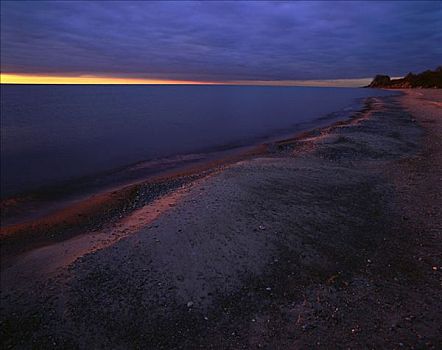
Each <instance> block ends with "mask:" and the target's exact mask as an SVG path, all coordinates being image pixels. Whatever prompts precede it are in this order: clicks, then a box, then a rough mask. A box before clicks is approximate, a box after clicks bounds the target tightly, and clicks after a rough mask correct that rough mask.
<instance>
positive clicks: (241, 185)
mask: <svg viewBox="0 0 442 350" xmlns="http://www.w3.org/2000/svg"><path fill="white" fill-rule="evenodd" d="M441 135H442V92H441V91H434V90H433V91H430V90H412V91H407V92H406V93H405V95H403V96H400V97H386V98H381V99H370V100H368V101H367V108H366V109H365V110H364V111H361V113H360V114H359V115H357V116H355V119H353V120H352V121H350V122H347V123H339V124H336V125H334V126H332V127H329V128H325V129H321V130H315V131H312V132H311V133H308V134H305V135H303V137H301V138H296V139H293V140H287V141H285V142H280V143H277V144H275V145H273V146H271V147H269V149H268V152H267V153H265V154H264V155H262V156H260V157H255V158H253V159H248V160H244V161H241V162H238V163H235V164H232V165H230V166H228V167H225V168H224V169H222V170H216V171H212V172H209V173H208V174H207V175H206V176H196V177H195V178H194V179H193V180H192V181H184V182H182V183H179V185H177V186H175V189H174V191H172V192H170V191H165V193H166V194H164V195H162V196H157V197H155V200H153V201H146V203H148V204H147V205H145V206H138V207H137V208H135V209H134V210H132V211H130V212H129V213H128V214H124V215H123V214H121V216H122V217H121V219H118V220H114V221H113V223H112V225H108V226H104V227H103V228H101V229H100V230H95V231H94V232H91V233H88V234H82V235H65V236H63V235H62V236H61V237H65V239H64V240H61V241H60V240H59V241H58V242H51V244H49V245H46V246H41V245H40V246H39V247H38V248H36V247H37V246H34V245H30V247H34V248H32V249H31V248H29V249H28V250H27V251H26V252H24V253H18V251H17V249H12V250H9V251H8V257H7V260H6V259H5V260H4V261H3V264H2V301H1V306H2V310H1V311H2V312H1V332H2V344H3V345H4V347H6V348H9V347H17V348H32V347H36V348H82V349H90V348H117V349H127V348H143V349H145V348H151V349H161V348H164V349H171V348H185V349H195V348H203V349H254V348H266V349H311V348H326V349H331V348H355V349H365V348H376V349H377V348H388V349H395V348H416V349H417V348H421V349H424V348H438V347H439V346H440V345H441V343H442V330H441V325H442V316H441V312H440V311H441V308H442V297H441V295H442V293H441V285H440V282H441V279H440V278H441V268H442V262H441V251H442V246H441V237H440V234H441V232H442V217H441V207H442V193H441V192H442V184H441V181H442V168H441V166H442V141H441ZM144 195H146V194H143V193H140V194H138V196H144ZM51 232H52V231H51ZM8 242H9V241H7V243H8ZM23 242H25V243H26V244H28V243H29V241H28V240H24V241H23ZM25 243H23V244H25ZM8 244H9V243H8ZM24 250H26V249H24ZM14 252H15V253H14Z"/></svg>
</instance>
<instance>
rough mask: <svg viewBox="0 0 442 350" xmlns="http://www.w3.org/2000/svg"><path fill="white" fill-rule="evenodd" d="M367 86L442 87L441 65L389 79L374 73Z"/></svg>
mask: <svg viewBox="0 0 442 350" xmlns="http://www.w3.org/2000/svg"><path fill="white" fill-rule="evenodd" d="M367 87H370V88H388V89H412V88H422V89H442V66H440V67H438V68H436V70H434V71H431V70H427V71H425V72H422V73H420V74H413V73H408V74H407V75H406V76H405V77H404V78H401V79H391V78H390V77H389V76H388V75H376V77H375V78H374V79H373V81H372V82H371V83H370V85H368V86H367Z"/></svg>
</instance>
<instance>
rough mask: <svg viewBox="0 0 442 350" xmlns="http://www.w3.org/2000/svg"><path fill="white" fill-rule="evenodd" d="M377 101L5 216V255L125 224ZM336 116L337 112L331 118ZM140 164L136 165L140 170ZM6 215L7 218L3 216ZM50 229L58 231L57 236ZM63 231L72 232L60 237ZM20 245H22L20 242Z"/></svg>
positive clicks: (0, 234) (1, 230)
mask: <svg viewBox="0 0 442 350" xmlns="http://www.w3.org/2000/svg"><path fill="white" fill-rule="evenodd" d="M376 99H377V97H367V98H363V99H362V101H361V107H360V108H359V109H357V110H356V111H354V112H352V114H351V116H348V117H347V118H346V119H340V118H339V120H336V119H337V118H336V117H329V116H328V115H327V116H324V117H321V118H319V120H322V121H324V123H323V124H324V125H320V126H316V127H314V128H311V129H306V130H301V131H299V132H295V133H294V135H293V134H292V135H293V136H289V135H290V133H286V135H285V136H284V135H280V136H274V137H271V138H267V141H266V142H264V143H259V144H255V145H250V146H243V147H240V148H236V149H233V150H227V151H226V152H227V154H225V155H215V156H214V155H213V153H209V154H206V155H205V156H206V158H207V159H206V160H203V161H202V162H198V161H197V164H193V165H187V166H186V165H183V166H181V167H178V168H177V169H171V170H166V171H165V172H164V173H161V172H160V173H159V174H154V175H152V176H148V175H147V178H146V179H144V180H143V179H141V180H136V181H135V182H133V183H126V184H122V185H118V186H117V187H113V188H105V189H103V190H101V191H99V192H94V193H92V194H86V195H79V196H74V197H68V198H67V199H66V200H62V201H61V202H58V203H57V202H56V203H53V204H52V205H50V206H49V207H48V208H43V210H41V211H40V212H38V214H37V216H35V215H32V214H31V215H29V216H28V217H26V216H25V217H24V218H19V219H16V220H14V217H13V218H12V220H8V218H7V217H6V218H2V226H1V227H0V243H1V244H2V253H3V255H4V256H6V257H8V258H9V256H10V255H11V256H13V255H16V254H20V253H23V252H25V251H28V250H30V249H34V248H38V247H42V246H45V245H47V244H50V243H51V242H58V241H60V240H64V239H69V238H72V237H75V236H77V235H82V234H86V232H90V231H92V232H96V231H99V230H100V229H104V228H106V226H108V225H112V224H114V223H115V222H116V221H118V220H120V219H121V218H122V216H128V215H130V213H131V212H132V211H134V210H136V209H139V208H140V207H143V206H145V205H148V204H149V202H151V201H153V200H155V199H158V198H160V197H161V196H163V195H165V194H168V193H170V192H173V191H175V190H176V189H177V188H179V187H181V186H183V185H186V184H190V183H192V181H194V180H196V179H199V178H202V177H205V176H207V175H209V174H211V173H216V172H219V171H222V170H223V169H224V168H225V167H228V166H230V165H232V164H235V163H237V162H240V161H244V160H248V159H252V158H255V157H259V156H265V155H271V154H272V153H274V152H275V150H278V149H282V148H284V147H285V146H284V145H286V144H293V143H296V142H302V140H303V139H306V138H311V137H312V136H316V135H317V134H320V133H324V132H325V133H327V132H330V131H331V130H333V129H334V128H335V127H338V126H341V125H346V124H348V123H351V122H353V121H354V120H357V119H359V118H361V116H363V115H364V114H365V113H369V112H370V110H371V109H372V106H371V104H372V102H371V101H374V100H376ZM335 113H336V112H334V113H331V114H335ZM333 119H335V120H334V121H333V122H332V124H328V123H327V121H328V120H333ZM316 122H317V121H316ZM313 123H314V122H308V123H306V124H307V125H308V124H313ZM219 152H221V153H224V152H223V151H218V152H215V153H219ZM137 164H138V163H137ZM137 164H134V166H136V165H137ZM156 187H159V189H158V190H157V189H156ZM140 192H144V196H146V192H152V193H149V195H148V198H147V199H146V200H144V201H141V202H140V203H137V205H136V206H135V207H134V206H133V205H129V206H130V207H131V208H128V203H134V202H137V199H138V198H139V197H140V196H143V195H140ZM29 195H30V196H31V198H32V196H35V195H36V196H37V197H38V196H39V192H36V194H32V192H31V193H29ZM29 195H28V196H24V198H26V197H29ZM40 196H41V195H40ZM20 199H21V198H20V197H18V201H20ZM9 200H12V201H15V200H16V199H15V198H14V197H13V198H7V199H6V200H2V212H6V213H7V211H8V208H7V206H8V204H7V203H6V208H5V204H4V202H8V201H9ZM25 200H26V199H25ZM31 201H32V200H31ZM43 201H44V200H43ZM31 205H32V204H31ZM27 209H29V208H26V205H25V206H24V208H14V207H13V208H12V211H14V210H19V211H26V210H27ZM109 211H110V212H111V213H110V215H108V213H109ZM103 213H104V215H103ZM3 215H5V214H4V213H3ZM6 215H7V214H6ZM4 222H6V224H4ZM72 226H74V227H72ZM47 231H57V237H55V236H54V234H51V232H49V233H48V232H47ZM59 231H69V232H67V233H66V234H63V233H62V234H61V235H60V232H59ZM73 231H74V232H73ZM26 236H33V237H32V238H31V241H30V244H29V247H23V241H26ZM45 236H46V237H45ZM35 240H37V242H32V241H35ZM11 241H12V244H11ZM14 241H17V242H16V243H15V242H14ZM15 245H19V246H20V248H18V249H17V248H15V247H14V246H15ZM11 246H12V248H11Z"/></svg>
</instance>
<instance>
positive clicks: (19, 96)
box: [1, 85, 387, 198]
mask: <svg viewBox="0 0 442 350" xmlns="http://www.w3.org/2000/svg"><path fill="white" fill-rule="evenodd" d="M385 94H387V92H385V91H381V90H374V89H351V88H308V87H249V86H149V85H136V86H134V85H58V86H57V85H2V86H1V185H2V197H3V198H4V197H6V196H10V195H14V194H17V193H20V192H23V191H29V190H35V189H38V188H39V187H41V186H48V185H52V184H62V183H64V182H66V181H73V180H75V179H77V178H80V177H84V176H92V177H93V176H97V177H99V174H101V173H103V172H106V171H112V170H113V169H117V168H118V169H121V168H124V167H125V166H131V165H132V166H133V164H135V163H138V162H143V161H150V160H159V159H160V160H161V159H174V158H173V157H175V158H176V157H177V156H181V157H182V159H185V157H186V156H185V155H187V157H190V159H191V158H192V156H191V155H192V154H201V153H206V154H207V153H210V152H213V151H217V150H221V149H234V148H235V147H240V146H245V145H251V144H254V143H258V142H262V141H263V140H265V139H267V138H270V137H275V136H277V135H279V134H281V135H282V134H287V133H288V132H296V131H299V130H302V129H305V128H310V127H312V126H315V125H316V124H318V125H319V123H320V122H321V121H322V123H323V122H324V119H320V118H321V117H325V116H327V115H328V116H330V113H332V112H337V113H335V114H333V115H331V116H332V117H337V118H344V117H345V116H347V115H348V113H349V112H350V111H351V110H352V109H357V108H359V107H360V105H361V101H362V99H363V98H364V97H368V96H378V95H385ZM171 157H172V158H171ZM160 163H161V162H160ZM160 163H158V161H154V162H151V163H150V164H151V167H152V168H153V170H155V169H154V168H155V167H156V166H158V164H160Z"/></svg>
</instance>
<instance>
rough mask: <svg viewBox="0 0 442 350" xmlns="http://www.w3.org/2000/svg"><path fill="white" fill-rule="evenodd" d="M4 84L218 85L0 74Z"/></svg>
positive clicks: (130, 79)
mask: <svg viewBox="0 0 442 350" xmlns="http://www.w3.org/2000/svg"><path fill="white" fill-rule="evenodd" d="M0 81H1V83H2V84H132V85H136V84H154V85H170V84H176V85H189V84H191V85H212V84H216V83H212V82H201V81H188V80H167V79H142V78H139V79H137V78H118V77H105V76H94V75H81V76H57V75H30V74H3V73H2V74H0Z"/></svg>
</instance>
